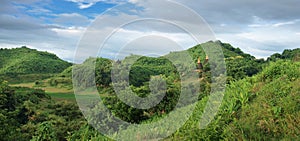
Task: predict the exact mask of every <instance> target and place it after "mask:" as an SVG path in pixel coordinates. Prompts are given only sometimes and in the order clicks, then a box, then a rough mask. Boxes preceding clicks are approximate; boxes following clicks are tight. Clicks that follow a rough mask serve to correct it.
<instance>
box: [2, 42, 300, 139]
mask: <svg viewBox="0 0 300 141" xmlns="http://www.w3.org/2000/svg"><path fill="white" fill-rule="evenodd" d="M214 45H220V46H221V47H222V50H223V53H224V56H225V62H226V67H227V75H228V79H227V84H226V85H227V86H226V91H225V94H224V99H223V102H222V104H221V107H220V110H219V111H218V113H217V115H215V117H214V119H213V120H212V122H211V123H210V124H208V125H207V126H206V127H205V128H200V126H199V125H200V124H202V123H201V122H200V121H201V116H202V114H203V110H204V108H205V105H206V103H207V101H208V99H209V96H210V92H211V91H210V88H211V87H212V86H211V85H212V83H211V82H212V81H218V79H222V77H221V76H220V77H217V78H216V79H215V80H211V72H210V71H211V68H210V67H211V66H213V67H214V65H215V64H209V63H208V64H204V68H203V69H202V70H193V71H194V72H195V73H198V76H199V82H200V83H194V82H193V81H191V80H190V81H187V82H183V83H181V78H180V76H182V74H180V71H178V69H179V70H180V69H183V70H184V69H189V68H196V62H197V60H198V58H199V57H200V59H201V60H205V58H206V54H205V52H204V50H203V48H205V47H206V46H214ZM4 50H5V49H4ZM13 50H18V49H13ZM20 50H30V49H27V48H21V49H20ZM5 51H8V50H5ZM30 51H32V52H35V51H34V50H30ZM299 51H300V50H299V49H295V50H285V51H284V52H283V53H282V54H274V55H272V56H270V57H269V58H268V59H267V61H264V60H257V59H255V57H253V56H251V55H249V54H245V53H243V52H242V51H241V50H240V49H238V48H233V47H232V46H231V45H230V44H226V43H222V42H220V41H217V42H208V43H205V44H201V45H197V46H195V47H193V48H190V49H188V50H187V51H186V52H188V53H189V54H190V55H191V57H192V59H193V61H194V63H193V64H188V63H186V64H183V65H178V64H177V63H178V62H170V60H168V59H167V58H175V57H177V58H182V60H184V59H186V58H184V56H183V54H184V53H185V52H171V53H170V54H168V55H166V56H162V57H158V58H152V57H144V56H137V55H131V56H128V57H126V58H125V59H124V60H119V61H113V60H109V59H105V58H89V59H87V60H86V61H85V62H84V63H83V64H78V65H74V66H70V65H66V66H65V67H64V69H62V70H60V71H58V70H57V71H55V72H47V73H50V74H51V75H52V76H51V77H50V76H49V78H48V77H46V78H43V80H40V79H39V80H35V81H32V82H31V83H21V84H15V85H10V86H9V85H8V82H7V81H4V80H0V107H1V110H0V122H1V125H2V127H3V128H2V129H0V138H1V139H2V140H110V139H108V138H106V137H105V136H103V135H102V134H100V133H99V132H98V131H97V130H95V129H94V128H93V127H91V126H90V125H89V124H88V123H87V121H86V120H85V119H84V118H83V116H82V115H81V112H80V110H79V109H78V107H77V105H76V104H75V102H74V101H75V97H74V94H73V92H72V79H71V77H72V69H73V70H75V71H78V70H85V72H86V73H79V74H76V73H75V75H73V77H75V78H78V79H80V80H81V79H84V80H93V77H91V76H95V81H96V86H97V89H98V91H99V93H100V97H101V98H102V100H103V103H104V104H105V105H106V107H107V108H108V109H109V110H110V111H111V112H112V115H111V116H115V117H118V118H120V119H122V120H124V121H127V122H130V123H136V124H148V123H154V122H158V123H160V125H161V126H170V127H172V128H173V127H175V125H176V123H173V124H174V126H173V124H171V125H167V124H170V123H169V122H163V121H164V120H163V119H165V117H167V116H168V115H170V116H174V113H172V112H171V111H174V110H175V111H178V112H179V113H182V111H186V110H189V109H190V108H191V106H192V105H193V104H192V105H179V106H178V107H177V109H175V106H177V105H176V104H177V103H178V99H179V96H180V92H181V90H182V89H181V87H182V86H184V88H183V89H185V88H186V87H199V86H198V84H200V88H201V89H200V93H199V97H198V98H197V100H196V101H191V103H194V104H195V106H196V108H195V110H194V111H193V114H192V116H191V117H190V118H189V119H188V121H187V122H186V123H185V124H184V125H183V126H181V128H180V129H179V130H177V131H176V132H175V133H173V134H171V135H170V136H169V137H168V138H166V139H165V140H299V138H300V128H299V123H300V120H299V118H298V117H299V116H300V105H299V103H300V93H299V92H300V86H299V82H300V62H299ZM0 52H1V51H0ZM20 52H22V51H20ZM0 55H1V54H0ZM46 56H47V55H46ZM50 56H51V55H50ZM52 57H53V56H52ZM4 58H6V60H13V59H7V58H10V56H9V57H4ZM12 58H13V57H12ZM45 58H47V57H45ZM50 58H51V57H50ZM53 58H54V57H53ZM1 59H2V58H1ZM47 59H49V58H47ZM131 59H133V60H134V59H136V61H135V63H133V64H131V65H132V66H131V68H130V71H129V87H128V89H125V90H122V91H120V92H121V93H125V94H126V93H129V91H130V90H132V91H133V92H134V93H135V94H136V95H137V96H139V97H147V96H149V94H150V92H151V86H152V87H156V88H157V87H161V89H159V90H160V91H157V93H159V94H162V93H164V92H166V93H165V96H164V97H163V98H162V99H161V100H160V99H159V98H158V99H157V100H156V101H160V102H159V103H158V104H157V105H156V106H154V107H152V108H149V109H137V108H134V107H131V106H128V105H127V104H126V103H124V102H123V101H122V100H120V98H119V97H118V96H117V95H116V92H115V90H114V89H113V86H124V83H125V81H124V80H123V79H122V74H124V73H126V72H125V70H126V68H128V67H129V63H128V61H127V60H131ZM55 60H59V59H55ZM2 64H7V62H6V63H2ZM41 64H43V63H41ZM2 66H4V65H2ZM93 66H95V68H96V69H95V72H93V71H91V70H93ZM113 67H116V68H115V69H117V70H119V71H116V72H113V75H115V78H111V75H112V68H113ZM215 67H218V66H215ZM2 68H3V67H2ZM1 70H4V69H1ZM16 73H18V72H16ZM27 73H28V74H27ZM35 73H36V74H39V73H43V72H38V71H37V72H33V71H32V72H26V71H24V72H22V75H33V76H35ZM45 73H46V72H45ZM52 73H58V74H52ZM93 73H94V74H93ZM7 75H8V73H5V75H3V76H7ZM3 78H5V77H3ZM24 78H26V77H24ZM0 79H1V78H0ZM28 79H29V78H28ZM12 80H13V79H12ZM150 80H151V83H150V82H149V81H150ZM162 80H164V82H163V81H162ZM90 82H93V81H90ZM90 82H88V83H86V84H80V86H82V88H89V87H91V86H93V85H94V84H93V83H90ZM164 83H165V84H166V87H165V89H164V87H163V86H164ZM185 84H189V85H185ZM74 85H75V86H76V85H78V84H76V82H75V84H74ZM20 86H22V87H20ZM25 87H30V88H25ZM34 88H35V89H34ZM42 89H43V90H42ZM44 90H45V91H46V92H45V91H44ZM164 90H165V91H164ZM91 108H92V111H91V112H94V113H93V114H94V115H93V116H92V117H87V119H88V120H90V118H96V119H101V118H103V117H104V115H103V114H102V112H101V111H104V110H105V109H103V108H102V107H100V106H99V105H98V104H97V103H91ZM111 116H108V117H107V118H104V119H102V120H96V121H94V122H97V123H101V125H102V126H103V127H102V128H105V129H107V130H110V131H121V130H120V129H122V132H119V133H120V135H121V137H122V139H123V140H155V139H158V138H159V137H160V136H161V135H163V134H167V133H168V131H166V130H164V129H162V128H160V127H157V128H155V132H154V131H153V132H148V131H152V130H148V129H147V128H145V130H139V131H137V128H135V127H127V126H120V127H119V126H114V127H113V128H111V127H110V126H108V125H110V122H112V119H111ZM174 121H175V122H176V121H180V119H175V120H174ZM137 132H138V133H139V136H137V137H132V136H128V135H129V134H130V133H137Z"/></svg>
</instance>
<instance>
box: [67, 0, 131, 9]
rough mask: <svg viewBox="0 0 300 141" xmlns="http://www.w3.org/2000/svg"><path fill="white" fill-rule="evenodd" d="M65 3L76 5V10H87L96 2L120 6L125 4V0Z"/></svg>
mask: <svg viewBox="0 0 300 141" xmlns="http://www.w3.org/2000/svg"><path fill="white" fill-rule="evenodd" d="M66 1H70V2H74V3H77V5H78V8H80V9H86V8H89V7H91V6H93V5H94V4H96V3H98V2H104V3H114V4H121V3H124V2H127V0H66Z"/></svg>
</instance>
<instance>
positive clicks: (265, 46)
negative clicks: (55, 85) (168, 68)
mask: <svg viewBox="0 0 300 141" xmlns="http://www.w3.org/2000/svg"><path fill="white" fill-rule="evenodd" d="M174 2H175V3H176V4H177V6H176V5H173V6H172V5H171V4H168V3H166V2H165V3H163V2H162V1H161V0H149V1H147V0H1V1H0V47H1V48H13V47H18V46H23V45H26V46H28V47H30V48H35V49H38V50H42V51H48V52H52V53H55V54H57V55H58V56H59V57H61V58H63V59H65V60H68V61H72V60H73V57H74V54H75V51H76V47H77V45H78V44H79V43H80V41H81V38H82V37H83V36H84V35H85V34H84V33H85V32H86V31H87V32H86V33H89V32H91V30H93V29H94V28H95V27H97V29H95V30H97V31H99V32H97V33H98V34H103V35H98V34H97V35H92V36H94V37H99V38H104V37H107V35H109V34H107V33H111V32H112V31H114V30H113V29H116V27H117V26H118V24H121V23H123V22H124V21H127V20H133V21H134V20H139V19H142V18H152V20H144V21H138V22H131V23H130V24H127V25H123V26H122V27H118V28H117V30H115V31H114V32H115V34H113V35H112V36H111V37H110V39H109V40H107V41H106V44H105V45H103V46H105V49H104V50H103V51H102V52H101V53H99V54H101V55H102V56H112V55H115V54H113V53H116V52H120V50H125V52H126V51H127V52H128V50H134V51H135V52H133V53H139V52H141V53H142V52H143V51H144V52H145V51H146V52H150V53H149V54H159V53H167V52H168V51H170V50H180V49H186V48H188V47H191V46H193V45H195V44H197V42H195V41H194V40H193V39H192V38H191V37H190V36H188V33H187V31H184V30H182V29H180V28H178V26H176V24H179V25H184V26H185V27H186V28H187V29H195V30H193V31H197V30H196V29H201V28H203V27H207V25H205V24H206V23H207V24H208V25H209V26H210V27H211V30H212V31H213V32H214V33H215V38H216V39H218V40H221V41H222V42H228V43H230V44H232V45H233V46H235V47H239V48H241V49H242V50H243V51H245V52H247V53H250V54H252V55H254V56H256V57H257V58H265V57H267V56H269V55H271V54H273V53H275V52H282V51H283V50H284V49H293V48H299V47H300V14H299V13H300V8H299V5H300V1H299V0H285V1H276V2H275V1H274V0H251V1H250V0H246V1H241V0H223V1H220V0H174ZM118 5H119V6H118ZM179 5H181V7H180V6H179ZM182 5H184V6H186V7H184V6H182ZM188 8H190V10H187V9H188ZM192 10H193V11H195V12H196V13H197V14H198V16H199V15H200V16H201V17H202V18H203V20H205V21H206V23H201V20H199V17H197V16H196V15H195V13H191V11H192ZM103 12H105V13H104V14H103ZM193 14H194V15H193ZM99 16H100V17H99ZM196 17H197V18H196ZM153 19H160V20H153ZM164 20H166V21H164ZM95 23H98V24H99V25H101V26H96V25H95ZM173 23H175V24H173ZM202 24H203V25H202ZM92 27H93V28H92ZM199 31H201V32H202V33H205V32H206V30H204V29H203V30H202V29H201V30H199ZM151 37H152V38H151ZM199 37H200V36H199ZM201 38H202V39H203V41H205V40H206V39H211V37H208V38H206V37H204V36H203V37H201ZM129 41H130V43H129ZM175 42H176V43H177V44H178V45H179V46H181V48H180V47H178V46H176V45H174V43H175ZM201 42H202V40H201ZM93 43H95V42H89V43H87V46H89V44H93ZM97 44H98V46H100V45H99V44H100V43H97ZM126 46H130V47H127V49H126ZM132 46H136V47H132ZM162 46H164V47H165V48H164V47H162ZM166 46H170V48H168V47H166ZM139 47H140V48H139ZM171 47H173V48H171ZM151 49H153V50H155V51H153V52H151ZM87 50H89V48H87ZM131 53H132V52H131ZM86 54H87V55H83V58H84V57H86V56H89V55H88V52H86Z"/></svg>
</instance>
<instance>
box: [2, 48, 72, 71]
mask: <svg viewBox="0 0 300 141" xmlns="http://www.w3.org/2000/svg"><path fill="white" fill-rule="evenodd" d="M71 65H72V64H71V63H68V62H66V61H64V60H62V59H60V58H58V57H57V56H56V55H55V54H52V53H48V52H41V51H37V50H35V49H29V48H27V47H24V46H23V47H21V48H14V49H0V74H46V73H60V72H62V71H63V70H65V69H66V68H68V67H69V66H71Z"/></svg>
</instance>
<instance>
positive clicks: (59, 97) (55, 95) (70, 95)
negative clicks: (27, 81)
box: [47, 92, 76, 102]
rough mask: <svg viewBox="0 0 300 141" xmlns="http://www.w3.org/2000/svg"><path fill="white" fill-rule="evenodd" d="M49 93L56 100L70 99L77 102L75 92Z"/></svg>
mask: <svg viewBox="0 0 300 141" xmlns="http://www.w3.org/2000/svg"><path fill="white" fill-rule="evenodd" d="M47 94H49V95H50V96H51V97H52V98H53V99H54V100H68V101H72V102H76V99H75V95H74V93H53V92H48V93H47Z"/></svg>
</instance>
